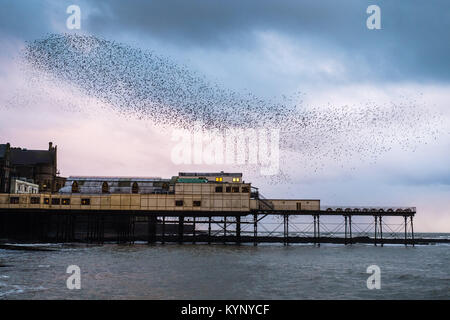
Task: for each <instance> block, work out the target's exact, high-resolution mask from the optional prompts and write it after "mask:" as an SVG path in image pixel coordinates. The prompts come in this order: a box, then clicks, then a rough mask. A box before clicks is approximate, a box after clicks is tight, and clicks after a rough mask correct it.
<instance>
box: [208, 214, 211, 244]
mask: <svg viewBox="0 0 450 320" xmlns="http://www.w3.org/2000/svg"><path fill="white" fill-rule="evenodd" d="M211 219H212V218H211V216H210V217H209V220H208V244H211Z"/></svg>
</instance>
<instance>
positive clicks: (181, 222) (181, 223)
mask: <svg viewBox="0 0 450 320" xmlns="http://www.w3.org/2000/svg"><path fill="white" fill-rule="evenodd" d="M183 234H184V217H183V216H179V217H178V242H179V243H180V244H181V243H183Z"/></svg>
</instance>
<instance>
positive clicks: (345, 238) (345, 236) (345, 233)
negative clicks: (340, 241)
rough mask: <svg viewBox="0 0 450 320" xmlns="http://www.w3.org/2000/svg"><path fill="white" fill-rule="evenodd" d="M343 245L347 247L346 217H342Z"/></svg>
mask: <svg viewBox="0 0 450 320" xmlns="http://www.w3.org/2000/svg"><path fill="white" fill-rule="evenodd" d="M344 244H345V245H347V216H344Z"/></svg>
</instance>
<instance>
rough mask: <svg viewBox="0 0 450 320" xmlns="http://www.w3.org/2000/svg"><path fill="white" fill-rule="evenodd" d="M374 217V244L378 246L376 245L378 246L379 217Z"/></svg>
mask: <svg viewBox="0 0 450 320" xmlns="http://www.w3.org/2000/svg"><path fill="white" fill-rule="evenodd" d="M374 217H375V239H374V242H373V244H374V245H375V246H376V245H377V225H378V217H377V216H374Z"/></svg>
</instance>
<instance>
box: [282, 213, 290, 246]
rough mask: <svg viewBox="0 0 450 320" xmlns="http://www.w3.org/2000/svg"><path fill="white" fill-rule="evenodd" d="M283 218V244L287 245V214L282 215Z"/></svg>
mask: <svg viewBox="0 0 450 320" xmlns="http://www.w3.org/2000/svg"><path fill="white" fill-rule="evenodd" d="M283 220H284V234H283V235H284V245H285V246H287V245H288V243H289V216H288V215H287V214H284V215H283Z"/></svg>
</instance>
